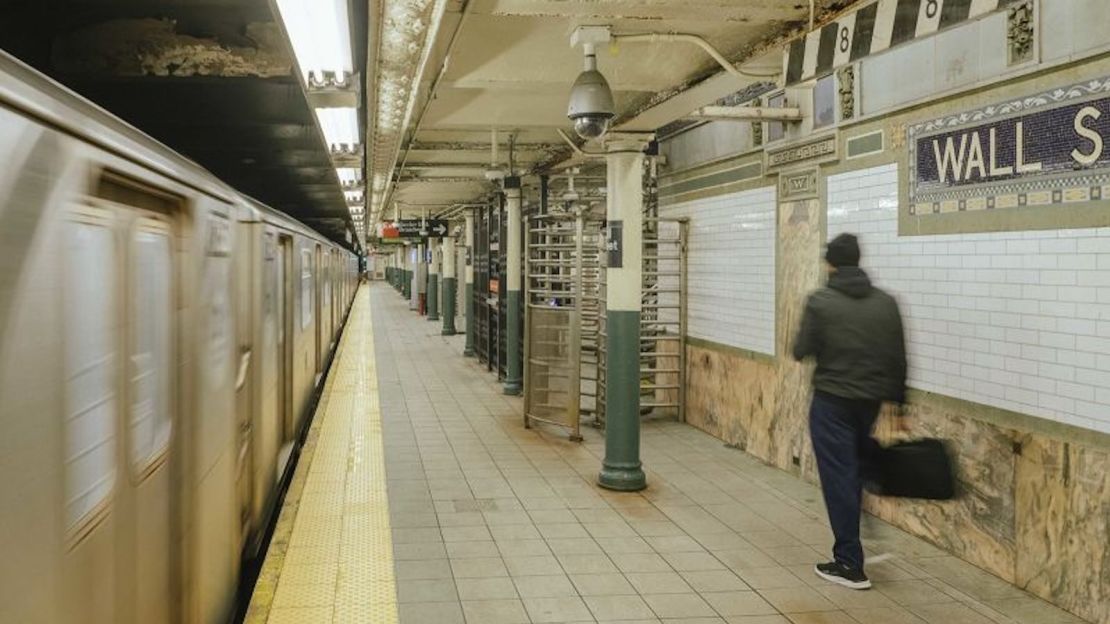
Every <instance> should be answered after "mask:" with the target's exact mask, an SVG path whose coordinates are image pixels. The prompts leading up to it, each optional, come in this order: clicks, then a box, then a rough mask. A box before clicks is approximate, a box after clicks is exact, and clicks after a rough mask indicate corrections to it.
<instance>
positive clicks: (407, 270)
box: [401, 245, 413, 300]
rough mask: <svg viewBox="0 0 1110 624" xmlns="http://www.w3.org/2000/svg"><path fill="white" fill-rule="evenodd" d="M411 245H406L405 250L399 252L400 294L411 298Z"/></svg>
mask: <svg viewBox="0 0 1110 624" xmlns="http://www.w3.org/2000/svg"><path fill="white" fill-rule="evenodd" d="M412 250H413V248H412V246H409V245H406V246H405V250H404V251H403V252H401V255H402V258H401V260H402V262H403V264H402V269H401V295H402V296H403V297H404V298H405V299H406V300H408V299H412Z"/></svg>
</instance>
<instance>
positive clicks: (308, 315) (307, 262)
mask: <svg viewBox="0 0 1110 624" xmlns="http://www.w3.org/2000/svg"><path fill="white" fill-rule="evenodd" d="M312 303H313V301H312V250H311V249H302V250H301V329H304V328H305V327H308V324H309V323H311V322H312Z"/></svg>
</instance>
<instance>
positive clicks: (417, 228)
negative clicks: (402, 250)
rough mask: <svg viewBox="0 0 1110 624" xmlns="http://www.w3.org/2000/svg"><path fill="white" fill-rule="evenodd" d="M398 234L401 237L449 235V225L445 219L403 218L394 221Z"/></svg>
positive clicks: (440, 236)
mask: <svg viewBox="0 0 1110 624" xmlns="http://www.w3.org/2000/svg"><path fill="white" fill-rule="evenodd" d="M394 226H395V227H396V228H397V235H398V236H400V237H401V238H425V237H427V236H432V237H435V238H442V237H444V236H447V231H448V229H449V228H448V225H447V221H446V220H445V219H426V220H421V219H401V220H399V221H396V222H395V223H394Z"/></svg>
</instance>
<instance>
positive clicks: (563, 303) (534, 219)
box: [524, 212, 597, 441]
mask: <svg viewBox="0 0 1110 624" xmlns="http://www.w3.org/2000/svg"><path fill="white" fill-rule="evenodd" d="M526 230H527V233H528V236H527V237H526V243H527V244H526V247H527V251H526V253H525V280H524V282H525V290H526V292H525V297H524V299H525V321H524V322H525V327H526V331H525V340H524V426H525V427H531V426H532V424H533V423H535V422H542V423H547V424H552V425H556V426H559V427H563V428H566V429H568V430H569V432H570V434H569V437H570V439H571V440H573V441H581V440H582V435H581V415H582V412H583V409H582V344H583V342H582V339H583V331H582V330H583V325H582V322H583V309H584V307H585V306H586V305H587V300H588V299H589V297H591V293H593V294H592V296H593V297H594V298H595V299H596V288H593V287H591V285H590V284H589V283H588V278H590V277H591V276H593V279H595V280H596V279H597V277H596V270H593V271H594V272H592V273H591V270H592V269H591V266H590V264H591V262H593V263H595V264H596V259H597V256H596V254H595V253H593V250H588V249H586V247H585V245H584V241H585V240H586V238H587V237H586V220H585V218H584V216H583V214H582V213H581V212H578V213H576V214H552V213H541V214H535V215H531V216H530V217H529V219H528V225H527V227H526ZM557 314H562V317H563V318H562V322H561V323H559V324H554V323H555V321H556V320H557V319H558V316H557ZM553 334H554V335H553ZM554 379H558V380H562V382H561V383H562V384H563V386H562V387H561V388H553V387H552V386H551V382H552V380H554ZM543 381H545V382H546V383H545V384H542V385H541V383H540V382H543ZM552 395H556V396H560V395H561V396H563V397H564V402H563V403H562V404H553V403H551V402H550V399H551V396H552ZM558 413H561V414H562V416H563V418H562V419H556V418H555V417H554V414H558Z"/></svg>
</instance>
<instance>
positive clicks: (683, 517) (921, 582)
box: [247, 284, 1082, 624]
mask: <svg viewBox="0 0 1110 624" xmlns="http://www.w3.org/2000/svg"><path fill="white" fill-rule="evenodd" d="M439 329H440V328H439V325H438V324H436V323H430V322H428V321H427V320H425V319H424V318H422V317H419V316H417V315H416V314H414V313H412V312H410V311H409V310H408V305H407V303H406V302H405V301H403V300H402V299H401V298H399V297H398V296H397V294H396V292H395V291H393V290H392V289H390V288H389V287H388V286H386V285H384V284H373V285H371V286H369V287H366V286H364V287H362V289H361V291H360V292H359V294H358V296H357V300H356V303H355V305H354V308H353V311H352V313H351V317H350V320H349V324H348V326H347V328H346V330H345V332H344V335H343V341H342V344H341V346H340V349H339V352H338V354H337V356H336V360H335V362H334V363H333V365H332V369H331V372H330V375H329V379H328V380H327V383H326V386H325V391H324V395H323V397H322V399H321V401H320V404H319V407H318V409H317V413H316V415H315V419H314V421H313V424H312V428H311V431H310V433H309V437H308V440H307V443H306V445H305V449H304V452H303V453H302V456H301V459H300V463H299V465H298V466H297V470H296V474H295V477H294V480H293V483H292V485H291V487H290V490H289V493H288V495H287V497H286V500H285V503H284V507H283V509H282V512H281V517H280V520H279V523H278V527H277V529H276V531H275V534H274V538H273V540H272V542H271V545H270V548H269V552H268V553H267V556H266V560H265V563H264V566H263V569H262V573H261V575H260V578H259V581H258V584H257V586H256V588H255V592H254V596H253V599H252V602H251V606H250V610H249V612H248V615H247V622H249V623H251V624H255V623H263V622H269V623H271V624H278V623H286V622H296V623H305V624H311V623H317V622H319V623H327V622H335V623H336V624H348V623H350V624H356V623H362V622H373V623H375V624H377V623H382V624H385V623H393V622H402V623H404V624H463V623H466V624H524V623H535V624H541V623H544V624H547V623H552V624H553V623H579V622H598V623H604V622H621V623H623V624H648V623H652V624H660V623H668V624H671V623H674V624H678V623H682V624H694V623H697V624H723V623H729V624H790V623H794V624H925V623H928V624H991V623H995V624H1008V623H1022V624H1070V623H1076V624H1080V623H1081V622H1082V620H1080V619H1078V618H1076V617H1074V616H1072V615H1070V614H1068V613H1066V612H1064V611H1061V610H1059V609H1057V608H1055V607H1053V606H1051V605H1049V604H1048V603H1046V602H1044V601H1042V600H1040V599H1038V598H1035V597H1033V596H1031V595H1029V594H1027V593H1025V592H1023V591H1021V590H1020V589H1018V588H1016V587H1014V586H1013V585H1010V584H1009V583H1006V582H1004V581H1002V580H1000V579H998V578H996V577H994V576H992V575H990V574H988V573H986V572H984V571H981V570H979V569H977V568H975V567H974V566H972V565H970V564H967V563H965V562H963V561H961V560H958V559H957V558H955V557H953V556H951V555H948V554H946V553H944V552H942V551H941V550H939V549H937V548H934V547H933V546H931V545H929V544H927V543H925V542H924V541H922V540H919V539H917V538H914V537H911V536H910V535H908V534H906V533H904V532H902V531H900V530H898V529H895V528H893V527H891V526H889V525H887V524H885V523H883V522H880V521H878V520H875V519H868V520H867V522H866V523H865V527H864V545H865V547H866V548H867V549H868V555H869V556H870V557H871V563H869V565H868V573H869V575H870V576H871V578H872V580H873V582H874V589H873V590H871V591H867V592H856V591H852V590H848V589H842V588H840V587H836V586H831V585H829V584H828V583H825V582H824V581H822V580H821V579H819V578H817V577H816V576H814V574H813V571H812V568H813V564H814V563H815V562H819V561H824V560H825V559H826V558H827V551H828V550H829V545H830V542H831V535H830V533H829V530H828V527H827V523H826V520H825V515H824V507H823V504H822V502H821V497H820V492H819V490H818V489H817V488H815V487H814V486H813V485H811V484H808V483H805V482H803V481H801V480H799V479H797V478H795V477H793V476H791V475H789V474H786V473H784V472H782V471H780V470H777V469H775V468H771V467H768V466H765V465H763V464H762V463H761V462H759V461H757V460H755V459H753V458H751V457H750V456H748V455H746V454H745V453H744V452H742V451H739V450H735V449H732V448H728V447H726V446H724V445H723V444H722V442H721V441H719V440H717V439H715V438H713V437H711V436H709V435H707V434H705V433H702V432H701V431H699V430H696V429H694V428H693V427H690V426H687V425H684V424H680V423H677V422H673V421H647V422H645V423H644V428H643V459H644V465H645V469H646V470H647V473H648V483H649V487H648V489H647V490H645V491H644V492H640V493H631V494H629V493H614V492H610V491H606V490H603V489H601V488H599V487H598V486H597V485H595V479H596V475H597V472H598V468H599V466H600V463H601V456H602V454H603V450H604V449H603V443H604V439H603V436H602V433H601V432H599V431H596V430H593V429H589V428H587V429H585V430H584V431H583V434H584V437H585V440H584V442H582V443H574V442H569V441H568V440H567V439H566V436H565V433H564V432H562V431H556V430H545V429H543V428H536V429H525V428H524V427H523V425H522V419H521V416H520V414H521V409H522V406H521V402H520V400H519V399H517V398H512V397H506V396H504V395H503V394H502V392H501V387H500V385H499V384H498V383H497V382H496V380H495V379H494V378H493V377H492V376H491V375H489V374H488V373H487V372H486V371H484V370H482V369H479V367H478V366H477V365H476V364H475V363H474V362H473V361H472V360H467V359H465V358H463V357H462V355H461V353H462V348H463V337H462V336H457V337H450V338H446V337H443V336H441V335H440V331H439Z"/></svg>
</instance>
